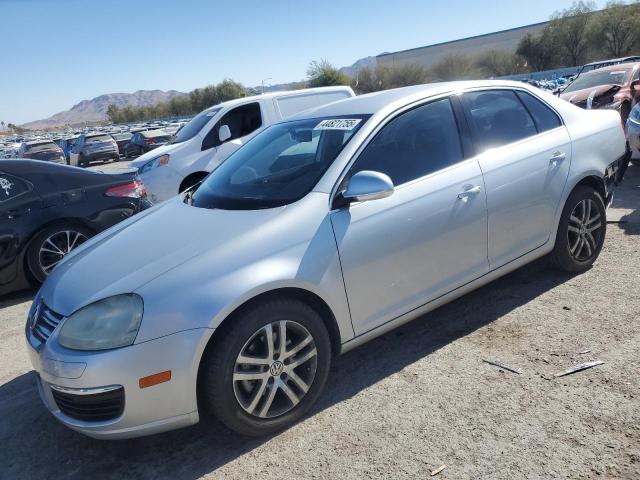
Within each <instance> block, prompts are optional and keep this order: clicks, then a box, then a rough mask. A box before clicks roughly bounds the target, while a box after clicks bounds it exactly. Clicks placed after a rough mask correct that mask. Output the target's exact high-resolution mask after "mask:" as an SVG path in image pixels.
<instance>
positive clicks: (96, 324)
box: [58, 293, 143, 350]
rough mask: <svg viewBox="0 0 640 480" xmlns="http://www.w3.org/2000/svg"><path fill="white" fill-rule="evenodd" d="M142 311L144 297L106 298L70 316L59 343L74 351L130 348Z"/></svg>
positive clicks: (126, 295) (119, 296) (121, 296)
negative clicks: (128, 346)
mask: <svg viewBox="0 0 640 480" xmlns="http://www.w3.org/2000/svg"><path fill="white" fill-rule="evenodd" d="M142 312H143V303H142V298H140V296H138V295H135V294H133V293H131V294H125V295H116V296H114V297H109V298H105V299H104V300H100V301H98V302H95V303H92V304H90V305H87V306H86V307H84V308H81V309H80V310H78V311H77V312H75V313H74V314H73V315H71V316H70V317H69V318H67V319H66V320H65V321H64V323H63V324H62V328H61V329H60V334H59V335H58V342H59V343H60V345H62V346H63V347H66V348H70V349H72V350H107V349H110V348H118V347H126V346H127V345H131V344H132V343H133V341H134V340H135V338H136V335H137V334H138V329H139V328H140V322H141V321H142Z"/></svg>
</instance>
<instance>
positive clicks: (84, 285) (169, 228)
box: [41, 197, 286, 315]
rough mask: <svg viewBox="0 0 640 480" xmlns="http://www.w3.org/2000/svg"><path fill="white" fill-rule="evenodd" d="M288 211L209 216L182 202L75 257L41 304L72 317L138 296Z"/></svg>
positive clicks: (142, 217) (47, 287)
mask: <svg viewBox="0 0 640 480" xmlns="http://www.w3.org/2000/svg"><path fill="white" fill-rule="evenodd" d="M285 208H286V207H280V208H274V209H265V210H209V209H204V208H196V207H191V206H188V205H186V204H184V203H183V202H182V200H181V198H180V197H176V198H174V199H172V200H170V201H168V202H165V203H163V204H162V205H159V206H157V207H155V208H152V209H151V210H149V211H147V212H144V213H142V214H138V215H136V216H134V217H133V218H131V219H130V222H129V223H128V224H127V225H126V226H125V227H124V228H122V227H120V226H119V225H116V226H115V227H113V228H111V229H109V230H107V231H106V232H103V234H101V235H99V236H98V237H97V238H95V239H92V240H90V241H89V242H88V245H87V246H86V247H85V246H84V245H83V246H82V247H80V248H79V249H78V251H77V252H74V253H72V254H70V255H69V256H68V258H67V259H65V261H64V262H61V263H60V265H59V266H58V267H56V269H55V270H54V271H53V272H52V274H51V275H50V276H49V278H48V279H47V280H46V281H45V283H44V285H43V286H42V289H41V298H42V300H43V301H44V303H45V304H47V305H48V306H49V307H50V308H52V309H53V310H54V311H56V312H58V313H60V314H62V315H70V314H72V313H73V312H75V311H76V310H78V309H79V308H81V307H83V306H85V305H88V304H90V303H93V302H95V301H97V300H100V299H103V298H106V297H109V296H111V295H117V294H121V293H129V292H133V291H135V290H136V289H138V288H139V287H141V286H142V285H145V284H146V283H148V282H150V281H152V280H153V279H155V278H157V277H158V276H160V275H162V274H164V273H166V272H168V271H169V270H171V269H173V268H175V267H177V266H179V265H181V264H183V263H185V262H187V261H188V260H190V259H192V258H194V257H197V256H199V255H200V254H202V253H203V252H205V251H211V250H215V249H224V248H225V247H226V246H228V245H229V244H230V243H231V242H234V241H237V239H238V238H240V237H243V236H247V235H255V234H256V230H258V229H259V228H260V227H261V226H262V225H264V224H265V222H268V221H269V220H271V219H273V218H274V217H276V216H278V215H280V214H281V213H282V211H283V210H284V209H285ZM118 227H120V228H118Z"/></svg>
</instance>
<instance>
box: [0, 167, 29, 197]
mask: <svg viewBox="0 0 640 480" xmlns="http://www.w3.org/2000/svg"><path fill="white" fill-rule="evenodd" d="M28 191H29V185H28V184H27V182H24V181H23V180H20V179H19V178H16V177H14V176H13V175H8V174H6V173H2V172H0V203H2V202H5V201H7V200H11V199H12V198H15V197H17V196H18V195H22V194H23V193H25V192H28Z"/></svg>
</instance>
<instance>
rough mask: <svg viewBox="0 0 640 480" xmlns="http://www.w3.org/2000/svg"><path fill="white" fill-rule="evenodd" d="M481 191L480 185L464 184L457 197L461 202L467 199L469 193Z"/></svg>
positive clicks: (473, 193) (475, 193)
mask: <svg viewBox="0 0 640 480" xmlns="http://www.w3.org/2000/svg"><path fill="white" fill-rule="evenodd" d="M481 191H482V188H480V185H475V186H474V185H465V186H464V190H463V191H462V192H460V193H459V194H458V198H459V199H460V200H462V201H463V202H466V201H468V200H469V197H470V196H471V195H477V194H478V193H480V192H481Z"/></svg>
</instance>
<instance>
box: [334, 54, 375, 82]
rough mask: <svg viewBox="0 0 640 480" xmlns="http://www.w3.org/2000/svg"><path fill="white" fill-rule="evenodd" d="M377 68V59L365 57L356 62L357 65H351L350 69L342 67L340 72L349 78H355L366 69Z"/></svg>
mask: <svg viewBox="0 0 640 480" xmlns="http://www.w3.org/2000/svg"><path fill="white" fill-rule="evenodd" d="M375 66H376V57H364V58H361V59H359V60H356V62H355V63H353V64H352V65H349V66H348V67H342V68H341V69H340V71H341V72H342V73H344V74H345V75H346V76H347V77H351V78H354V77H355V76H356V75H357V74H358V72H359V71H360V70H362V69H363V68H365V67H368V68H375Z"/></svg>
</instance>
